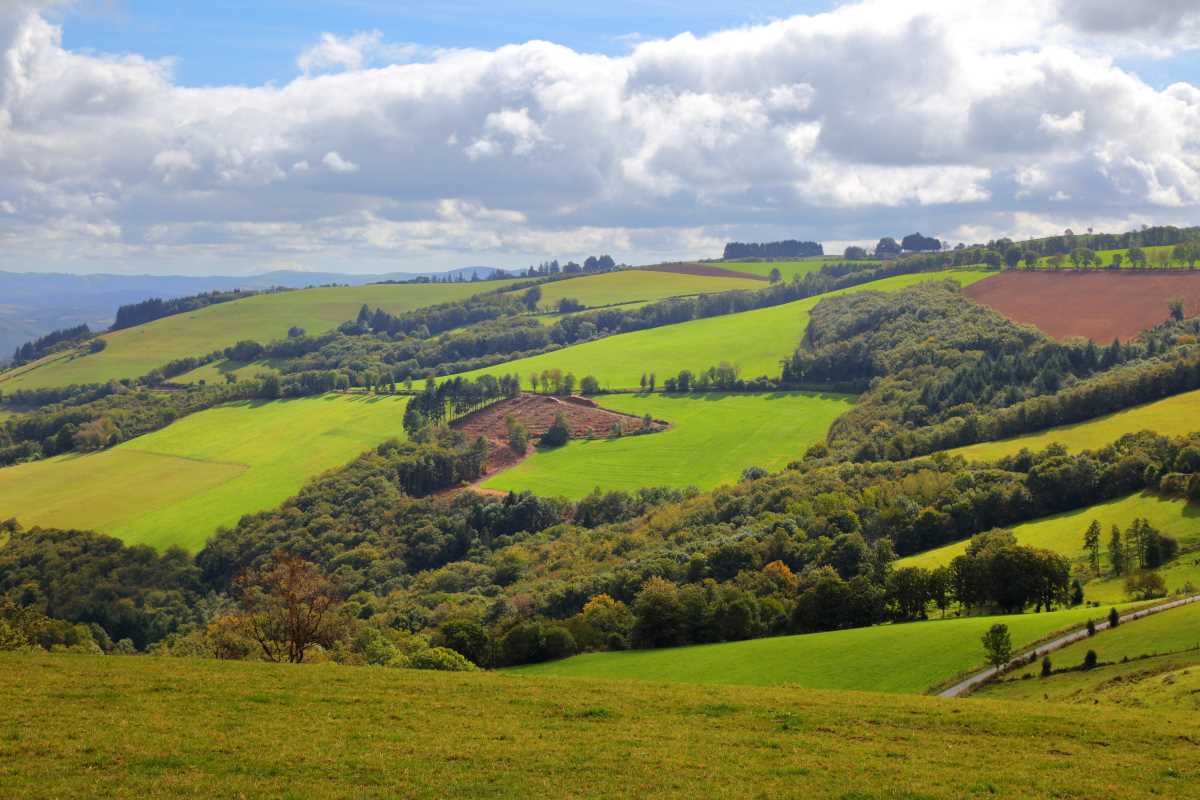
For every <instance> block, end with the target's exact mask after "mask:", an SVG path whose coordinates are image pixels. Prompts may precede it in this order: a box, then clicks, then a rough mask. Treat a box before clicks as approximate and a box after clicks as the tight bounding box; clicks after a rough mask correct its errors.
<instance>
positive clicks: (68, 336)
mask: <svg viewBox="0 0 1200 800" xmlns="http://www.w3.org/2000/svg"><path fill="white" fill-rule="evenodd" d="M91 338H92V329H91V328H89V327H88V326H87V325H86V324H85V325H76V326H75V327H73V328H63V329H61V330H56V331H51V332H50V333H47V334H46V335H45V336H40V337H38V338H37V339H34V340H33V341H30V342H26V343H25V344H23V345H21V346H20V347H18V348H17V349H16V351H15V352H14V353H13V357H12V364H11V365H10V366H14V367H19V366H21V365H22V364H28V363H29V362H30V361H37V360H38V359H39V358H43V357H45V356H48V355H50V354H51V353H56V352H58V351H60V350H65V349H68V348H72V347H75V346H76V345H78V344H80V343H82V342H85V341H87V340H88V339H91ZM97 341H103V340H102V339H98V340H97Z"/></svg>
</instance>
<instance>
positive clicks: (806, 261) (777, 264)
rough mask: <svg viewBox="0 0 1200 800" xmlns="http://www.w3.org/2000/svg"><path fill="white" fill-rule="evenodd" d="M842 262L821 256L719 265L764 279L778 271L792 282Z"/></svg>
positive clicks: (834, 258)
mask: <svg viewBox="0 0 1200 800" xmlns="http://www.w3.org/2000/svg"><path fill="white" fill-rule="evenodd" d="M841 261H842V259H840V258H837V257H836V256H821V257H819V258H802V259H799V260H796V261H721V262H718V263H719V264H720V266H722V267H724V268H725V269H734V270H737V271H739V272H749V273H751V274H753V275H762V276H763V277H766V276H768V275H770V274H771V270H774V269H777V270H779V274H780V277H782V278H783V280H785V281H790V280H791V279H792V278H799V277H802V276H804V275H807V274H808V273H810V272H820V271H821V267H823V266H825V265H826V264H837V263H840V262H841ZM862 263H863V264H864V265H865V264H868V263H872V262H867V261H864V262H862ZM876 265H877V264H876Z"/></svg>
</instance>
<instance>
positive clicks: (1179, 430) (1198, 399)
mask: <svg viewBox="0 0 1200 800" xmlns="http://www.w3.org/2000/svg"><path fill="white" fill-rule="evenodd" d="M1144 430H1150V431H1154V432H1155V433H1158V434H1160V435H1162V436H1177V435H1179V434H1183V433H1191V432H1192V431H1195V430H1200V391H1195V392H1184V393H1183V394H1177V395H1175V396H1173V397H1168V398H1165V399H1163V400H1156V401H1154V402H1153V403H1146V404H1144V405H1140V406H1135V407H1133V408H1127V409H1125V410H1124V411H1118V412H1116V413H1115V414H1109V415H1107V416H1104V417H1097V418H1096V419H1092V420H1088V421H1087V422H1079V423H1076V424H1074V425H1062V426H1060V427H1057V428H1047V429H1046V430H1044V431H1039V432H1037V433H1030V434H1026V435H1025V436H1017V437H1014V438H1012V439H1002V440H1000V441H998V442H982V443H980V444H973V445H968V446H967V447H959V448H956V449H954V450H948V451H946V452H947V453H949V454H950V455H955V456H962V457H963V458H965V459H967V460H968V461H995V460H996V459H999V458H1003V457H1005V456H1010V455H1013V454H1015V453H1019V452H1020V451H1021V449H1022V448H1026V447H1027V448H1029V449H1030V450H1033V451H1038V450H1042V449H1044V448H1045V447H1046V446H1048V445H1050V444H1053V443H1055V442H1057V443H1059V444H1061V445H1063V446H1064V447H1066V448H1067V449H1068V450H1070V451H1072V452H1079V451H1081V450H1095V449H1097V448H1100V447H1104V446H1105V445H1108V444H1111V443H1112V442H1115V441H1116V440H1117V439H1120V438H1121V437H1122V436H1124V435H1125V434H1127V433H1137V432H1138V431H1144Z"/></svg>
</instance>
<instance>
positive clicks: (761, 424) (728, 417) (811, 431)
mask: <svg viewBox="0 0 1200 800" xmlns="http://www.w3.org/2000/svg"><path fill="white" fill-rule="evenodd" d="M599 400H600V405H601V406H603V407H604V408H610V409H613V410H614V411H621V412H623V413H626V414H633V415H634V416H638V417H641V416H644V415H645V414H649V415H651V416H652V417H653V418H655V419H660V420H665V421H667V422H670V423H671V428H670V429H669V430H666V431H663V432H661V433H654V434H648V435H642V436H624V437H621V438H617V439H595V440H591V441H572V442H570V443H568V444H567V445H566V446H565V447H560V448H557V449H552V450H543V451H539V452H537V453H535V454H534V455H532V456H531V457H530V458H528V459H526V460H525V461H524V462H522V463H521V464H519V465H517V466H516V467H514V468H513V469H510V470H507V471H505V472H502V473H500V474H499V475H497V476H495V477H493V478H491V479H490V480H488V481H486V482H485V483H484V484H483V487H484V488H486V489H499V490H504V491H518V492H519V491H525V490H528V491H534V492H536V493H538V494H541V495H546V496H555V495H562V496H564V497H568V498H572V499H578V498H580V497H582V496H584V495H586V494H587V493H588V492H590V491H592V489H594V488H597V487H599V488H601V489H604V490H612V489H623V490H625V491H636V490H637V489H638V488H639V487H642V486H671V487H676V488H686V487H688V486H695V487H697V488H700V489H711V488H713V487H714V486H717V485H720V484H724V483H734V482H736V481H737V479H738V477H739V476H740V475H741V473H742V471H743V470H744V469H746V468H747V467H753V466H757V467H762V468H764V469H767V470H770V471H773V472H774V471H778V470H780V469H783V468H784V467H785V466H787V464H788V462H789V461H793V460H796V459H798V458H800V457H801V456H802V455H804V450H805V448H807V447H808V446H809V445H810V444H813V443H814V442H818V441H823V440H824V438H825V433H826V431H827V430H828V429H829V426H830V424H832V423H833V421H834V420H835V419H836V418H837V417H839V416H840V415H841V414H842V413H844V412H845V411H846V410H847V409H849V408H850V406H851V400H850V398H848V397H844V396H838V395H817V394H809V393H801V392H779V393H775V394H770V395H762V394H736V395H731V394H689V395H662V394H654V395H645V394H638V395H629V394H625V395H608V396H605V397H601V398H599ZM699 453H704V454H705V457H704V458H703V459H697V458H696V455H697V454H699Z"/></svg>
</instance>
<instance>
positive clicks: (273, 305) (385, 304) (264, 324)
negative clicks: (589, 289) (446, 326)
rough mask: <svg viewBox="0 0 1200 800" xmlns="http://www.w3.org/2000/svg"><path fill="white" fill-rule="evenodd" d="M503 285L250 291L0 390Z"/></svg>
mask: <svg viewBox="0 0 1200 800" xmlns="http://www.w3.org/2000/svg"><path fill="white" fill-rule="evenodd" d="M506 283H507V282H504V281H487V282H481V283H450V284H403V285H399V284H389V285H375V286H351V287H338V288H328V289H303V290H298V291H293V292H281V293H279V294H267V295H256V296H254V297H248V298H246V299H244V300H235V301H232V302H229V303H221V304H219V305H215V306H209V307H207V308H203V309H200V310H199V311H194V312H192V313H189V314H177V315H175V316H172V317H164V318H163V319H159V320H155V321H154V322H150V323H147V324H145V325H138V326H137V327H134V328H127V329H125V330H121V331H116V332H114V333H107V334H105V335H104V339H105V340H106V341H107V342H108V348H107V349H106V350H104V351H103V352H101V353H93V354H88V355H84V356H79V357H70V356H66V355H62V354H55V355H52V356H49V357H47V358H46V359H43V360H42V361H41V362H36V366H35V365H32V364H31V365H26V366H24V367H19V368H17V369H14V370H10V371H9V372H6V373H0V391H4V392H9V391H12V390H14V389H35V388H42V387H47V386H67V385H70V384H73V383H98V382H103V381H107V380H110V379H120V378H137V377H140V376H142V375H145V374H146V373H147V372H149V371H150V370H152V369H154V368H156V367H161V366H163V365H164V364H166V363H167V362H169V361H172V360H174V359H177V358H185V357H189V356H202V355H206V354H208V353H210V352H212V351H213V350H220V349H223V348H225V347H229V346H230V345H232V344H235V343H237V342H238V341H241V340H243V339H252V340H254V341H258V342H268V341H271V340H273V339H283V338H286V336H287V332H288V328H290V327H292V326H299V327H301V328H303V329H304V330H305V331H307V332H308V333H323V332H325V331H328V330H332V329H333V328H336V327H337V326H338V325H340V324H341V323H343V322H346V321H347V320H351V319H354V317H355V315H356V314H357V313H358V310H359V308H360V307H361V306H362V304H363V303H367V304H368V305H370V306H371V307H373V308H374V307H377V306H378V307H382V308H384V309H386V310H388V311H391V312H400V311H407V310H411V309H414V308H420V307H422V306H427V305H432V304H435V303H443V302H446V301H449V300H458V299H462V298H465V297H470V296H471V295H474V294H478V293H479V292H482V291H487V290H489V289H496V288H498V287H501V286H504V285H506Z"/></svg>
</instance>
